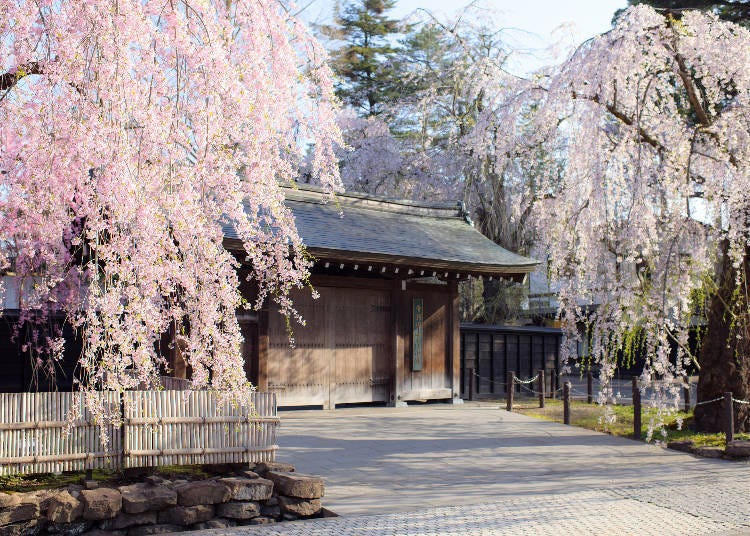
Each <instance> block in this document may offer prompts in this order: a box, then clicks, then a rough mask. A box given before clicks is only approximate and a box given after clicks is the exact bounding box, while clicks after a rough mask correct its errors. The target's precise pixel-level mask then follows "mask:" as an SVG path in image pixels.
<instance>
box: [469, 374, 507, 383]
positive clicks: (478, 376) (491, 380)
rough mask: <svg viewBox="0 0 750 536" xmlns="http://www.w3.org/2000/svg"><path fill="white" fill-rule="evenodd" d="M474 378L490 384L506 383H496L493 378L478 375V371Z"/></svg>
mask: <svg viewBox="0 0 750 536" xmlns="http://www.w3.org/2000/svg"><path fill="white" fill-rule="evenodd" d="M474 376H476V377H477V378H479V379H480V380H484V381H486V382H490V383H494V384H500V385H505V382H501V381H496V380H493V379H492V378H486V377H485V376H480V375H479V374H477V373H476V371H474Z"/></svg>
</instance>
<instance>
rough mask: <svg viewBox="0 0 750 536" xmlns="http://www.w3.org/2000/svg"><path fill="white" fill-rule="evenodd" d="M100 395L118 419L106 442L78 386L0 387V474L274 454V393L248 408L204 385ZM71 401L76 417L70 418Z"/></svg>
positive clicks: (221, 460) (248, 458) (237, 460)
mask: <svg viewBox="0 0 750 536" xmlns="http://www.w3.org/2000/svg"><path fill="white" fill-rule="evenodd" d="M99 396H102V397H103V400H102V402H103V403H104V404H106V405H107V406H108V408H109V410H110V411H120V412H121V418H122V421H123V426H122V427H120V428H118V427H114V426H109V427H107V429H106V434H107V436H108V439H109V441H108V442H107V443H104V442H102V437H101V432H102V431H101V430H100V428H99V426H98V425H97V424H96V423H95V422H94V419H93V418H92V416H91V414H90V413H89V412H88V410H87V409H86V407H85V403H84V401H83V400H82V397H81V396H80V395H79V394H78V393H69V392H66V393H62V392H58V393H54V392H52V393H0V475H8V474H21V473H47V472H58V471H83V470H88V469H117V468H123V467H155V466H161V465H190V464H202V463H244V462H257V461H270V460H273V459H274V457H275V452H276V449H277V445H276V430H277V428H278V424H279V418H278V416H277V414H276V397H275V395H274V394H273V393H253V406H254V407H253V409H252V411H248V410H247V409H245V408H240V407H233V406H232V405H230V404H225V403H221V402H220V401H219V400H218V397H217V396H216V394H215V393H213V392H210V391H184V390H179V391H178V390H169V391H166V390H165V391H128V392H126V393H125V394H124V395H123V397H122V398H121V397H120V396H119V395H118V394H117V393H100V394H99ZM76 404H78V405H79V407H78V410H79V411H80V415H81V418H80V419H78V420H75V421H72V422H70V423H69V422H68V415H70V411H71V410H73V409H75V408H74V406H75V405H76ZM66 426H68V427H69V433H66V432H68V430H66Z"/></svg>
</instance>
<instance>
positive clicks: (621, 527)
mask: <svg viewBox="0 0 750 536" xmlns="http://www.w3.org/2000/svg"><path fill="white" fill-rule="evenodd" d="M279 445H280V452H279V456H278V459H279V460H280V461H287V462H291V463H293V464H295V465H296V466H297V468H298V470H299V471H301V472H305V473H314V474H315V473H317V474H321V475H322V476H323V477H324V478H325V480H326V486H327V487H326V497H325V499H324V505H325V506H326V507H327V508H329V509H330V510H333V511H334V512H336V513H338V514H341V515H343V517H341V518H335V519H321V520H314V521H305V522H295V523H286V524H283V525H279V526H270V527H242V528H237V529H226V530H218V531H211V532H212V533H213V534H214V535H219V534H227V535H229V534H231V535H233V536H241V535H245V534H247V535H248V536H249V535H251V534H252V535H255V534H258V535H261V534H262V535H272V534H279V535H280V534H285V535H294V534H311V535H313V534H367V535H370V534H372V535H376V534H420V535H421V534H440V535H448V534H594V533H597V534H618V536H619V535H620V534H744V533H747V534H750V500H748V496H749V495H750V465H749V464H747V463H744V462H728V461H724V460H712V459H700V458H696V457H693V456H691V455H689V454H683V453H679V452H674V451H669V450H666V449H661V448H660V447H656V446H650V445H644V444H643V443H640V442H636V441H631V440H628V439H622V438H616V437H611V436H608V435H605V434H599V433H596V432H591V431H588V430H583V429H579V428H574V427H570V426H563V425H560V424H556V423H550V422H544V421H539V420H536V419H531V418H529V417H525V416H523V415H519V414H509V413H507V412H505V411H503V410H501V409H500V408H499V406H498V405H497V404H491V405H487V404H484V405H482V404H474V403H467V404H464V405H463V406H460V405H459V406H448V405H424V406H416V407H409V408H356V409H344V410H335V411H333V412H324V411H299V412H283V413H282V429H281V432H280V437H279Z"/></svg>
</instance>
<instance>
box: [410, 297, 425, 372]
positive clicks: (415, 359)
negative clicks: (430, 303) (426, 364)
mask: <svg viewBox="0 0 750 536" xmlns="http://www.w3.org/2000/svg"><path fill="white" fill-rule="evenodd" d="M411 311H412V324H411V325H412V332H411V369H412V370H414V371H418V370H422V332H423V324H424V304H423V303H422V298H414V299H413V300H412V307H411Z"/></svg>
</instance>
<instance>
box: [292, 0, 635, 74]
mask: <svg viewBox="0 0 750 536" xmlns="http://www.w3.org/2000/svg"><path fill="white" fill-rule="evenodd" d="M467 3H468V0H467V1H466V2H464V1H460V0H459V1H455V0H454V1H451V0H396V7H395V8H394V9H393V11H391V12H390V13H391V16H392V17H393V18H397V19H401V18H404V17H406V16H408V15H409V14H411V13H414V12H415V11H417V10H419V9H425V10H428V11H430V12H431V13H432V14H433V15H434V16H435V17H437V18H438V19H439V20H441V21H442V20H450V18H451V15H453V14H455V13H456V12H457V11H458V10H460V8H461V7H462V6H464V5H466V4H467ZM626 4H627V0H532V1H527V2H524V1H523V0H483V1H482V4H481V5H484V6H487V7H489V8H491V9H492V10H494V11H495V12H496V13H497V17H496V18H497V20H498V23H499V25H500V27H502V28H505V29H506V30H505V32H504V36H503V37H504V39H505V40H506V42H507V43H508V44H509V45H510V46H511V47H512V48H514V49H518V50H520V51H524V52H519V54H518V57H517V59H516V62H517V65H516V68H517V70H518V71H519V72H520V73H522V72H524V71H529V70H533V69H534V68H536V67H539V66H541V65H542V64H545V63H550V62H554V61H555V57H554V56H553V55H552V54H551V53H550V52H548V51H546V49H548V48H549V47H550V46H554V45H555V44H556V43H561V44H562V48H565V47H566V46H567V47H570V46H577V45H578V44H580V43H581V42H583V41H585V40H586V39H588V38H590V37H593V36H594V35H596V34H599V33H602V32H605V31H607V30H608V29H609V28H610V26H611V21H612V15H613V14H614V12H615V11H616V10H617V9H619V8H622V7H625V6H626ZM297 5H298V7H299V8H301V9H303V11H302V13H301V17H302V18H303V19H304V20H305V21H306V22H318V23H322V22H328V21H330V19H331V15H332V13H333V9H334V5H335V0H297Z"/></svg>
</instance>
